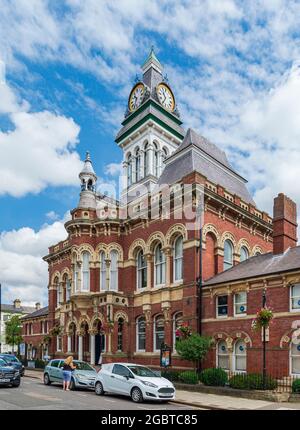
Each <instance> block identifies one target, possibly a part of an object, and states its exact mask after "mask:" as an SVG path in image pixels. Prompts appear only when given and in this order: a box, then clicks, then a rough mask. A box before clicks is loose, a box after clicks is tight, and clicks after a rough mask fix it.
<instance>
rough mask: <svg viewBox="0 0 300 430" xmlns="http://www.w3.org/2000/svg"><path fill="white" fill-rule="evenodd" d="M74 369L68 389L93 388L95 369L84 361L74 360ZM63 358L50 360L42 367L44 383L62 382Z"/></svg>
mask: <svg viewBox="0 0 300 430" xmlns="http://www.w3.org/2000/svg"><path fill="white" fill-rule="evenodd" d="M73 363H74V364H75V366H76V369H75V370H73V371H72V378H71V382H70V390H75V389H76V388H94V385H95V379H96V376H97V372H96V370H95V369H94V368H93V367H92V366H90V365H89V364H88V363H86V362H84V361H79V360H74V362H73ZM63 365H64V360H60V359H55V360H51V361H50V362H49V363H48V364H47V366H46V367H45V369H44V384H45V385H50V384H51V383H52V382H54V383H59V384H62V383H63V369H62V368H63Z"/></svg>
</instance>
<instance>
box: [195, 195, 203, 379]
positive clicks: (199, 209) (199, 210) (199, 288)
mask: <svg viewBox="0 0 300 430" xmlns="http://www.w3.org/2000/svg"><path fill="white" fill-rule="evenodd" d="M202 209H203V205H202V201H201V200H200V201H199V204H198V206H197V210H196V220H197V221H198V223H199V248H198V252H199V276H198V278H197V283H196V284H197V298H198V303H197V308H198V320H197V322H198V327H197V329H198V330H197V331H198V333H199V335H200V336H201V335H202V283H203V274H202ZM196 224H197V223H196ZM197 370H198V373H200V371H201V360H199V361H198V365H197Z"/></svg>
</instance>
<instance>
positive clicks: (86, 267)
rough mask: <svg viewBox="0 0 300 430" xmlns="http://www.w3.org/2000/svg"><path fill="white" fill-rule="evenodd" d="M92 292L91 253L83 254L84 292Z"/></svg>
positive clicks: (85, 252)
mask: <svg viewBox="0 0 300 430" xmlns="http://www.w3.org/2000/svg"><path fill="white" fill-rule="evenodd" d="M89 290H90V253H89V252H88V251H84V252H83V253H82V291H89Z"/></svg>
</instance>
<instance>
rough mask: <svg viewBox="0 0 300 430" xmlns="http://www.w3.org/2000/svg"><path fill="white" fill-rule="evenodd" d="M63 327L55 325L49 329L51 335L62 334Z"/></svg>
mask: <svg viewBox="0 0 300 430" xmlns="http://www.w3.org/2000/svg"><path fill="white" fill-rule="evenodd" d="M62 331H63V327H61V326H59V325H58V326H54V327H53V328H52V329H51V330H49V334H50V336H59V335H61V334H62Z"/></svg>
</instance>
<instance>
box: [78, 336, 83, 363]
mask: <svg viewBox="0 0 300 430" xmlns="http://www.w3.org/2000/svg"><path fill="white" fill-rule="evenodd" d="M78 360H81V361H82V360H83V336H82V335H81V334H79V336H78Z"/></svg>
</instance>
